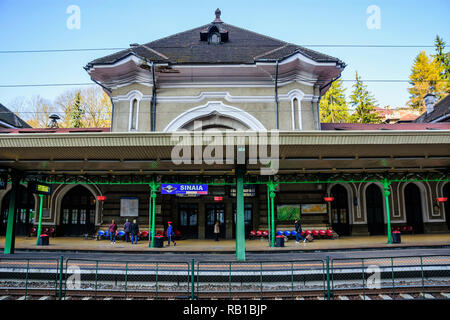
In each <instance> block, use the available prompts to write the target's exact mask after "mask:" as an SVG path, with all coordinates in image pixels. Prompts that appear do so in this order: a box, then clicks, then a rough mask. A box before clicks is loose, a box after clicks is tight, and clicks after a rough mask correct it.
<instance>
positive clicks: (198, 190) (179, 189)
mask: <svg viewBox="0 0 450 320" xmlns="http://www.w3.org/2000/svg"><path fill="white" fill-rule="evenodd" d="M161 194H208V185H207V184H161Z"/></svg>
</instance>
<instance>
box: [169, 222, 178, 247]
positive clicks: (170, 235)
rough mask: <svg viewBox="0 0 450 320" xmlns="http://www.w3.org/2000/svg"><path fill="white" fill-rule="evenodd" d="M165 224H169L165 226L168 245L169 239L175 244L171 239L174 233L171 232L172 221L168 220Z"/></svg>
mask: <svg viewBox="0 0 450 320" xmlns="http://www.w3.org/2000/svg"><path fill="white" fill-rule="evenodd" d="M167 224H168V225H169V226H168V227H167V240H168V241H169V244H168V246H170V241H172V242H173V245H174V246H176V245H177V243H176V242H175V240H172V239H173V238H172V237H174V236H175V233H174V232H173V227H172V221H169V222H168V223H167Z"/></svg>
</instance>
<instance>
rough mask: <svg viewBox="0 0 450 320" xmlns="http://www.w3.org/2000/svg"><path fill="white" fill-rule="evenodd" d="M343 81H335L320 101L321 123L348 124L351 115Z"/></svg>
mask: <svg viewBox="0 0 450 320" xmlns="http://www.w3.org/2000/svg"><path fill="white" fill-rule="evenodd" d="M342 84H343V81H342V80H341V79H338V80H336V81H334V82H333V83H332V84H331V86H330V88H329V89H328V91H327V92H326V93H325V95H323V97H322V98H321V99H320V104H319V108H320V122H322V123H340V122H348V121H349V117H350V114H349V112H348V106H347V101H345V88H343V87H342Z"/></svg>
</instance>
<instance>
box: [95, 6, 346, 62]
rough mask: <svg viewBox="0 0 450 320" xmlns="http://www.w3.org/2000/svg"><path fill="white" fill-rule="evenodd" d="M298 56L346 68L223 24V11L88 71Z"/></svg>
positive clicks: (324, 57) (328, 58) (325, 57)
mask: <svg viewBox="0 0 450 320" xmlns="http://www.w3.org/2000/svg"><path fill="white" fill-rule="evenodd" d="M214 33H215V34H217V38H215V39H217V40H215V41H210V38H209V35H210V34H214ZM295 53H301V54H303V55H305V56H306V57H308V58H310V59H312V60H314V61H315V62H334V63H337V64H339V65H341V66H345V64H344V63H343V62H342V61H340V60H339V59H337V58H334V57H331V56H329V55H326V54H322V53H319V52H316V51H313V50H310V49H307V48H304V47H302V46H299V45H296V44H292V43H287V42H285V41H282V40H278V39H274V38H271V37H269V36H265V35H261V34H259V33H256V32H253V31H249V30H246V29H243V28H240V27H236V26H233V25H231V24H227V23H224V22H222V20H220V10H218V11H217V10H216V19H215V20H214V21H213V22H211V23H209V24H206V25H202V26H200V27H197V28H194V29H191V30H187V31H184V32H180V33H177V34H174V35H171V36H168V37H165V38H162V39H159V40H155V41H152V42H148V43H145V44H142V45H137V44H133V45H132V46H131V48H129V49H126V50H122V51H119V52H117V53H114V54H111V55H108V56H105V57H102V58H99V59H96V60H93V61H91V62H89V63H88V64H87V66H86V68H87V69H88V68H90V67H92V66H93V65H101V64H114V63H115V62H117V61H119V60H121V59H123V58H125V57H127V56H129V55H136V56H138V57H141V58H144V59H146V60H147V61H152V62H160V63H161V62H162V63H163V62H166V63H171V64H254V63H255V62H258V61H275V60H283V59H285V58H287V57H289V56H292V55H294V54H295Z"/></svg>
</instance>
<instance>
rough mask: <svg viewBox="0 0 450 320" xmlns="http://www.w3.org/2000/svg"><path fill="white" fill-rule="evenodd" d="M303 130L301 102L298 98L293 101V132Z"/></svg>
mask: <svg viewBox="0 0 450 320" xmlns="http://www.w3.org/2000/svg"><path fill="white" fill-rule="evenodd" d="M301 129H302V118H301V114H300V102H299V100H298V98H294V99H292V130H301Z"/></svg>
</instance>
